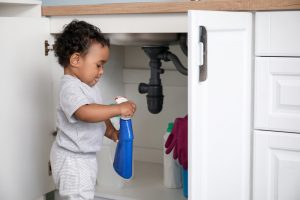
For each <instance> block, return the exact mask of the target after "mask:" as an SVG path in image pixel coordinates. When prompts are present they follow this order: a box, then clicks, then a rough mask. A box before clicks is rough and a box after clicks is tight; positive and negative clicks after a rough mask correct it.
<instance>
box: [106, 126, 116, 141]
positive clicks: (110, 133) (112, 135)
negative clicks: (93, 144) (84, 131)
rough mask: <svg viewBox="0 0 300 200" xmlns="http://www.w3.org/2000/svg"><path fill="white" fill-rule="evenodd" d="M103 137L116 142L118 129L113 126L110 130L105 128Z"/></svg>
mask: <svg viewBox="0 0 300 200" xmlns="http://www.w3.org/2000/svg"><path fill="white" fill-rule="evenodd" d="M105 137H107V138H109V139H111V140H113V141H114V142H118V141H119V131H118V130H116V129H115V128H113V129H111V130H106V132H105Z"/></svg>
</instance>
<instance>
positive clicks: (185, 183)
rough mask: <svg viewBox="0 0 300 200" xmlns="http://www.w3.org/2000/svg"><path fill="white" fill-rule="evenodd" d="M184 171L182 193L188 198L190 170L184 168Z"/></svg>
mask: <svg viewBox="0 0 300 200" xmlns="http://www.w3.org/2000/svg"><path fill="white" fill-rule="evenodd" d="M181 172H182V185H183V187H182V194H183V196H184V197H185V198H188V170H187V169H183V168H182V170H181Z"/></svg>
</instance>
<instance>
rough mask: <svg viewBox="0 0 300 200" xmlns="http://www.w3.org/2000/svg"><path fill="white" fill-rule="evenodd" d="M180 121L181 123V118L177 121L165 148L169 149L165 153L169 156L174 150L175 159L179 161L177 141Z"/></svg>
mask: <svg viewBox="0 0 300 200" xmlns="http://www.w3.org/2000/svg"><path fill="white" fill-rule="evenodd" d="M179 121H180V118H176V119H175V122H174V126H173V129H172V131H171V133H170V135H169V137H168V139H167V141H166V143H165V148H167V149H166V151H165V153H166V154H169V153H170V152H171V151H172V150H173V149H174V151H173V157H174V159H177V147H176V144H177V142H176V140H177V132H178V122H179ZM174 154H175V155H174Z"/></svg>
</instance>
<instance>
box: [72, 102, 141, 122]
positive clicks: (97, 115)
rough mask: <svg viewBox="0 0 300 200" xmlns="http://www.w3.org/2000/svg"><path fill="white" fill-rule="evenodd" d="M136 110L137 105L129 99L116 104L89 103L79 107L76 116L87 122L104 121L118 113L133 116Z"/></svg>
mask: <svg viewBox="0 0 300 200" xmlns="http://www.w3.org/2000/svg"><path fill="white" fill-rule="evenodd" d="M135 110H136V105H135V104H134V103H133V102H131V101H127V102H124V103H121V104H115V105H101V104H87V105H83V106H81V107H80V108H78V109H77V110H76V111H75V113H74V116H75V118H76V119H78V120H81V121H85V122H102V121H106V120H108V119H110V118H112V117H115V116H117V115H121V116H125V117H131V116H133V114H134V112H135Z"/></svg>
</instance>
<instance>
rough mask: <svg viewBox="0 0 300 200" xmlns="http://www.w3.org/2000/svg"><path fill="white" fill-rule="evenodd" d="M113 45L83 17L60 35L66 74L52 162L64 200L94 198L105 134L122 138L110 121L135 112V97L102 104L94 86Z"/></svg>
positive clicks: (60, 55) (57, 53)
mask: <svg viewBox="0 0 300 200" xmlns="http://www.w3.org/2000/svg"><path fill="white" fill-rule="evenodd" d="M109 46H110V43H109V40H108V39H106V38H105V37H104V36H103V34H102V33H101V31H100V29H99V28H97V27H95V26H93V25H91V24H88V23H86V22H84V21H76V20H74V21H72V22H71V23H70V24H68V25H67V26H66V27H65V28H64V30H63V32H62V34H60V35H59V36H58V37H57V38H56V42H55V45H54V51H55V56H56V57H57V58H58V62H59V64H60V65H61V66H62V67H63V68H64V75H63V77H62V79H61V85H60V94H59V105H58V108H57V136H56V139H55V141H54V143H53V145H52V149H51V153H50V161H51V167H52V174H53V179H54V183H55V185H56V187H57V189H58V190H59V194H60V196H61V197H62V198H63V199H68V200H79V199H80V200H91V199H94V193H95V184H96V176H97V162H96V152H97V151H99V150H100V148H101V144H102V137H103V135H105V136H106V137H108V138H110V139H112V140H114V141H117V140H118V131H117V130H116V129H115V128H114V127H113V125H112V123H111V122H110V120H109V119H110V118H112V117H114V116H117V115H121V116H127V117H132V116H133V114H134V112H135V110H136V106H135V104H134V103H133V102H131V101H128V102H125V103H121V104H117V105H104V104H102V100H101V95H100V93H99V90H98V89H97V87H95V84H96V83H97V82H98V80H99V79H100V77H101V76H102V75H103V73H104V64H105V63H106V62H107V61H108V59H109Z"/></svg>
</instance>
